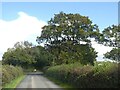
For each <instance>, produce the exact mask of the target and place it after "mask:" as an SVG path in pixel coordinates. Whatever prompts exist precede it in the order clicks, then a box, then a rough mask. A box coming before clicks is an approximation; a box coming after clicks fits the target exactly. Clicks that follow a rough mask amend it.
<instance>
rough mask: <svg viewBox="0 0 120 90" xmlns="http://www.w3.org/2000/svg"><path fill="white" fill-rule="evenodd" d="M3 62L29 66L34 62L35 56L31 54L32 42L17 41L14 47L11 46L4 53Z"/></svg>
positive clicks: (24, 66)
mask: <svg viewBox="0 0 120 90" xmlns="http://www.w3.org/2000/svg"><path fill="white" fill-rule="evenodd" d="M2 62H3V64H9V65H14V66H21V67H23V68H28V67H29V66H31V64H32V63H34V57H32V55H31V43H29V42H28V41H25V42H17V43H16V44H15V45H14V47H13V48H9V49H8V50H7V52H5V53H4V54H3V60H2Z"/></svg>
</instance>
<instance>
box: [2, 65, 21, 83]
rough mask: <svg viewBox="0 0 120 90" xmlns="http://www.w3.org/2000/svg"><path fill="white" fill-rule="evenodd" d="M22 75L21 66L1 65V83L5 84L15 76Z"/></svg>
mask: <svg viewBox="0 0 120 90" xmlns="http://www.w3.org/2000/svg"><path fill="white" fill-rule="evenodd" d="M21 75H23V70H22V68H21V67H17V66H16V67H14V66H9V65H3V66H2V84H3V85H5V84H7V83H10V82H11V81H12V80H14V79H15V78H17V77H19V76H21Z"/></svg>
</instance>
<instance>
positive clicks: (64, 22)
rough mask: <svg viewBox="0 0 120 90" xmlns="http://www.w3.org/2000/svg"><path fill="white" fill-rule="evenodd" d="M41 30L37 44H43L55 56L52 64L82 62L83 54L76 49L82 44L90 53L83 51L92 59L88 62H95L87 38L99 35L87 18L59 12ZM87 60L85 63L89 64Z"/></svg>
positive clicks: (92, 50)
mask: <svg viewBox="0 0 120 90" xmlns="http://www.w3.org/2000/svg"><path fill="white" fill-rule="evenodd" d="M42 29H43V30H42V33H41V36H39V37H37V42H38V43H45V48H46V49H47V50H49V51H50V52H51V53H52V54H53V55H54V56H55V58H54V62H55V61H56V63H57V64H61V63H63V60H64V62H65V60H69V59H70V60H71V59H72V58H74V60H75V59H77V60H78V61H79V60H80V59H81V62H83V61H82V60H83V59H82V57H83V53H82V51H81V50H80V48H77V47H83V46H82V43H83V42H85V44H86V47H89V49H90V51H88V50H89V49H88V50H87V51H88V52H87V51H85V52H84V53H86V54H87V53H92V54H90V55H92V56H90V55H89V54H87V55H89V57H94V58H89V60H90V61H92V62H93V61H94V60H95V57H96V52H95V51H94V49H93V48H92V47H91V43H90V40H89V38H91V37H96V36H97V35H98V34H99V29H98V26H97V25H96V24H92V21H91V20H90V19H89V18H88V17H86V16H82V15H80V14H71V13H70V14H66V13H63V12H60V13H59V14H55V15H54V18H51V20H49V21H48V25H45V26H44V27H43V28H42ZM78 51H79V52H78ZM71 55H72V57H71ZM80 56H81V57H80ZM62 57H64V58H62ZM65 57H66V59H65ZM78 57H79V58H78ZM89 60H85V61H86V62H88V63H89ZM54 62H53V63H54ZM58 62H59V63H58ZM70 62H71V61H70ZM66 63H68V61H67V62H66ZM84 64H85V63H84Z"/></svg>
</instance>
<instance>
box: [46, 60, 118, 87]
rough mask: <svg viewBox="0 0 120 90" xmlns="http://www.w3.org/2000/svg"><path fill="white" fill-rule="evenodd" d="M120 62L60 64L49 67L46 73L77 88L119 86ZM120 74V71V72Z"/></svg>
mask: <svg viewBox="0 0 120 90" xmlns="http://www.w3.org/2000/svg"><path fill="white" fill-rule="evenodd" d="M118 72H120V69H119V70H118V64H116V63H111V62H102V63H99V64H98V63H96V64H95V66H91V65H85V66H82V65H80V64H71V65H60V66H54V67H50V68H48V70H47V71H46V75H48V76H49V77H52V78H55V79H57V80H60V81H62V82H65V83H69V84H71V85H73V86H74V87H76V88H117V87H118ZM119 76H120V73H119Z"/></svg>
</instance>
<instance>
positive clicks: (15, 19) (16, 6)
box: [0, 2, 118, 60]
mask: <svg viewBox="0 0 120 90" xmlns="http://www.w3.org/2000/svg"><path fill="white" fill-rule="evenodd" d="M0 5H2V17H0V41H1V42H2V43H1V44H0V59H1V58H2V55H3V53H4V52H5V51H6V50H7V48H11V47H13V45H14V44H15V43H16V42H17V41H24V40H28V41H30V42H33V43H34V44H37V43H36V37H37V36H40V34H41V27H43V26H44V25H45V24H47V21H48V20H50V18H51V17H53V16H54V14H56V13H59V12H60V11H63V12H65V13H79V14H81V15H84V16H88V17H89V18H90V19H91V20H92V22H93V23H95V24H97V25H98V26H99V28H100V31H102V30H103V29H104V28H106V27H108V26H111V25H112V24H115V25H116V24H117V23H118V3H117V2H102V3H100V2H99V3H98V2H89V3H88V2H84V3H83V2H79V3H69V2H66V3H64V2H62V3H53V2H51V3H47V2H45V3H42V2H37V3H33V2H32V3H31V2H22V3H21V2H9V3H8V2H3V3H2V4H0ZM92 44H93V47H94V48H95V50H96V51H97V52H98V56H99V57H98V58H97V59H98V60H102V57H103V54H104V53H106V52H107V51H110V50H111V48H110V47H105V46H103V45H98V44H97V43H96V42H94V41H93V42H92Z"/></svg>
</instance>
